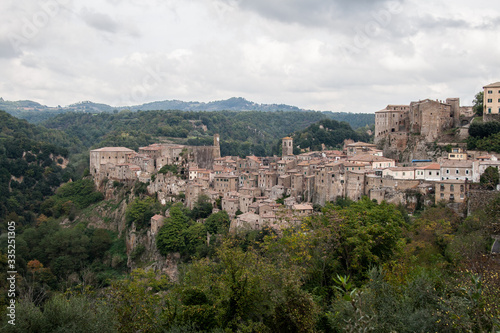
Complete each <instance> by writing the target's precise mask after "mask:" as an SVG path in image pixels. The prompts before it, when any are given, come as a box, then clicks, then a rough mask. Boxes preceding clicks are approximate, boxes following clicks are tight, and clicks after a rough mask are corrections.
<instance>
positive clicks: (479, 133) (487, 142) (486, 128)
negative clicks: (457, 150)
mask: <svg viewBox="0 0 500 333" xmlns="http://www.w3.org/2000/svg"><path fill="white" fill-rule="evenodd" d="M467 149H470V150H482V151H491V152H497V153H500V122H495V121H491V122H486V123H482V122H481V123H477V122H475V123H472V124H471V125H470V127H469V138H468V139H467Z"/></svg>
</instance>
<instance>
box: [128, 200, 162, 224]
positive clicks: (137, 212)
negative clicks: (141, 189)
mask: <svg viewBox="0 0 500 333" xmlns="http://www.w3.org/2000/svg"><path fill="white" fill-rule="evenodd" d="M156 204H157V203H156V201H155V200H154V199H153V198H152V197H147V198H145V199H143V200H141V199H139V198H137V199H135V200H134V202H132V203H131V204H130V205H129V206H128V207H127V212H126V219H127V222H128V224H129V225H131V224H132V223H135V224H136V227H137V229H142V228H146V227H148V226H149V224H150V222H151V217H152V216H153V215H154V214H155V210H156V209H157V208H158V207H155V206H156Z"/></svg>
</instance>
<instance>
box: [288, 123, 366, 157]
mask: <svg viewBox="0 0 500 333" xmlns="http://www.w3.org/2000/svg"><path fill="white" fill-rule="evenodd" d="M292 138H293V139H294V142H293V143H294V145H295V146H298V147H300V148H301V149H306V148H309V149H310V150H316V151H318V150H322V144H324V145H325V146H326V148H327V149H337V148H338V149H342V145H343V143H344V140H346V139H351V140H354V141H365V142H367V141H370V136H369V135H368V134H367V133H362V132H361V133H360V132H358V131H354V130H353V129H352V128H351V126H350V125H349V124H348V123H346V122H338V121H335V120H330V119H325V120H321V121H319V122H317V123H315V124H313V125H310V126H309V127H307V128H306V129H304V130H301V131H297V132H295V133H294V134H293V135H292Z"/></svg>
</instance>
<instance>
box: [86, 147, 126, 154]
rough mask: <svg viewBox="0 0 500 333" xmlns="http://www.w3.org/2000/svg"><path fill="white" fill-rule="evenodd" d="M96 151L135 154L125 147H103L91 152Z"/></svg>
mask: <svg viewBox="0 0 500 333" xmlns="http://www.w3.org/2000/svg"><path fill="white" fill-rule="evenodd" d="M92 151H96V152H127V153H135V151H133V150H132V149H129V148H125V147H103V148H99V149H94V150H91V152H92Z"/></svg>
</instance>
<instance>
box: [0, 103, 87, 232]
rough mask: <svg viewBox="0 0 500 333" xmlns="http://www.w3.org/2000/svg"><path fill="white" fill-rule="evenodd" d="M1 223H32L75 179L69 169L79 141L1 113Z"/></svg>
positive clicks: (59, 132)
mask: <svg viewBox="0 0 500 333" xmlns="http://www.w3.org/2000/svg"><path fill="white" fill-rule="evenodd" d="M0 124H1V127H0V220H3V219H4V218H6V217H7V216H9V219H11V220H14V221H19V222H20V223H22V224H24V223H32V222H33V221H34V219H35V214H38V213H39V209H40V204H41V202H42V201H43V200H44V199H45V198H47V197H49V196H51V195H53V194H54V193H55V190H56V189H57V188H58V187H59V185H60V184H61V183H63V182H67V181H68V180H70V179H71V178H73V177H74V174H73V171H72V170H71V168H67V165H68V157H69V155H70V152H71V151H72V150H79V148H78V147H79V144H78V140H74V139H71V138H70V137H69V136H68V135H66V134H65V133H63V132H61V131H53V130H48V129H46V128H44V127H42V126H37V125H32V124H29V123H28V122H26V121H25V120H19V119H17V118H14V117H12V116H11V115H9V114H7V113H6V112H3V111H0Z"/></svg>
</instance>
